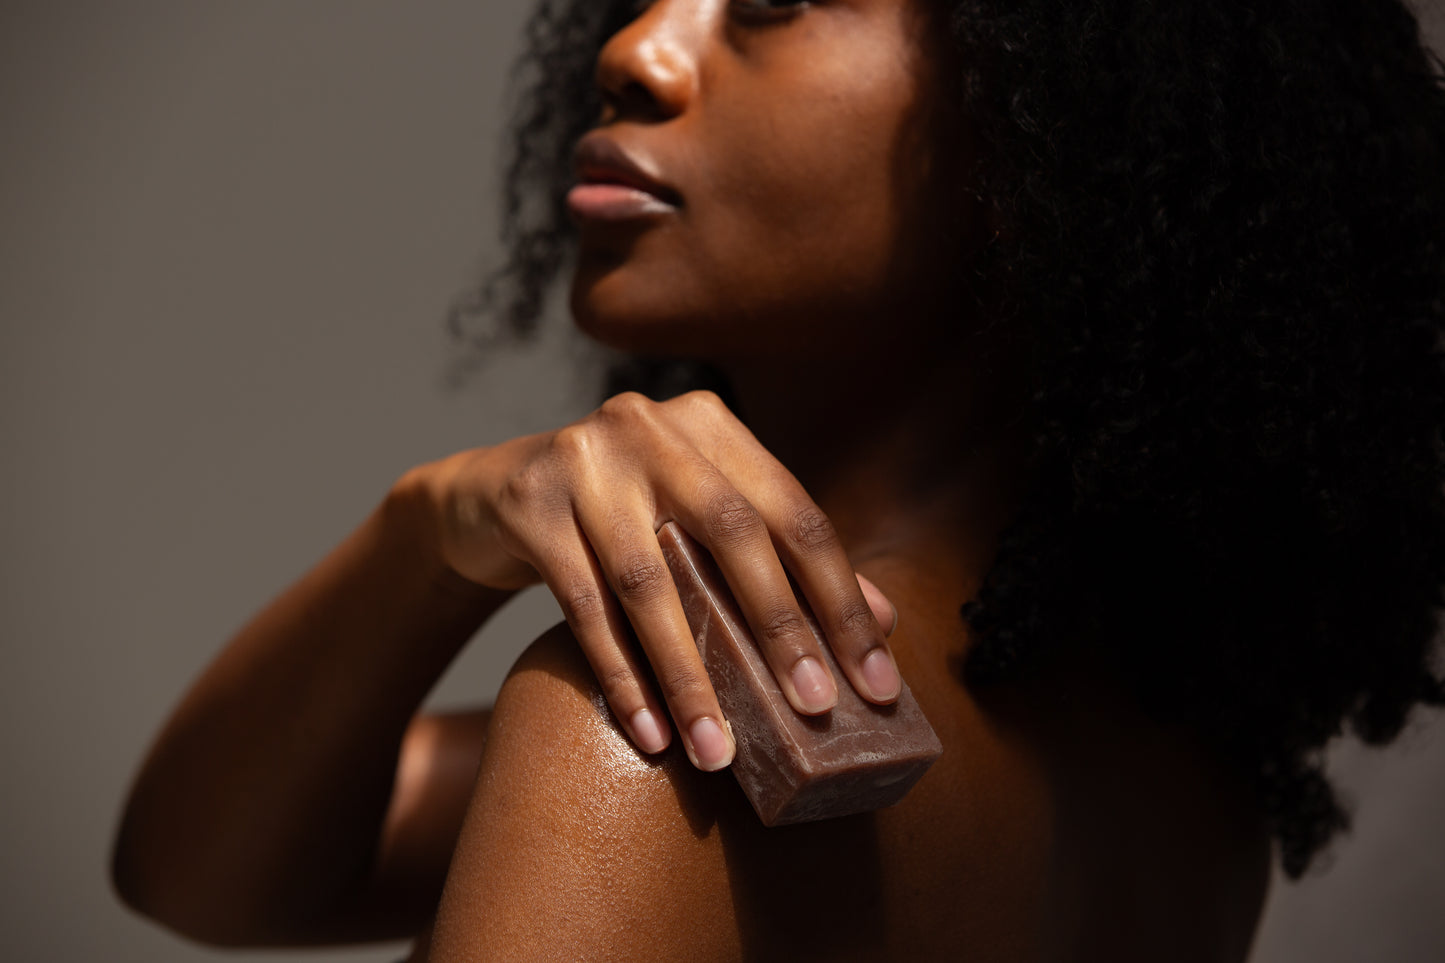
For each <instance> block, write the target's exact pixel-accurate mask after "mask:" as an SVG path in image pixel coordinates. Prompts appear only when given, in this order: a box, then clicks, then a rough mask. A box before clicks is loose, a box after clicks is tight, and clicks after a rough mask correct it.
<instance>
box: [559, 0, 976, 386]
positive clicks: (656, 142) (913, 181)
mask: <svg viewBox="0 0 1445 963" xmlns="http://www.w3.org/2000/svg"><path fill="white" fill-rule="evenodd" d="M929 36H930V34H929V31H928V24H927V23H926V21H925V18H924V17H923V15H922V13H921V12H920V10H919V8H918V5H917V2H916V0H815V2H812V3H787V2H786V0H653V2H652V3H651V4H650V5H648V6H647V7H646V8H645V9H644V10H643V11H642V12H641V13H640V14H639V15H638V16H637V18H636V19H635V20H634V21H632V23H631V24H629V25H628V26H627V27H625V28H624V29H623V30H622V31H621V32H620V33H618V34H616V35H615V36H614V37H612V38H611V40H610V41H609V42H608V44H607V46H606V47H605V48H604V49H603V51H602V54H601V56H600V57H599V60H598V65H597V76H598V83H599V85H600V86H601V88H602V91H603V95H604V100H605V102H606V108H605V110H604V117H603V122H602V124H601V125H600V127H599V128H598V129H597V130H594V131H593V132H592V133H591V134H589V135H588V136H587V137H584V138H583V140H582V142H581V144H580V145H579V150H578V175H579V185H578V186H577V187H576V188H574V189H573V191H572V192H571V194H569V197H568V201H569V206H570V208H571V211H572V215H573V217H574V219H575V220H576V222H577V223H578V226H579V228H580V248H579V260H578V266H577V272H576V276H575V279H574V283H573V289H572V307H573V311H574V314H575V315H576V317H577V320H578V323H579V324H580V325H581V327H582V328H583V329H584V330H586V331H587V332H588V333H590V334H591V335H593V336H594V337H596V338H598V339H599V340H601V341H603V342H605V343H607V344H611V345H613V346H614V347H618V348H622V349H624V350H633V351H643V352H650V353H657V354H671V355H678V356H692V357H705V358H712V359H716V360H725V359H729V358H735V359H742V358H747V357H749V356H758V355H768V356H770V357H774V358H776V357H778V356H780V355H782V356H786V355H789V354H792V353H797V354H798V355H800V356H807V357H811V358H819V357H822V356H835V355H837V354H838V353H840V352H845V353H851V352H854V351H864V350H867V348H868V346H869V345H877V344H880V343H888V342H891V341H894V340H896V339H898V338H899V337H900V336H901V335H908V334H911V333H913V331H916V330H917V327H916V326H917V325H918V324H920V323H922V321H921V319H920V315H921V314H926V313H928V312H927V311H926V310H924V309H923V308H922V307H921V306H926V305H929V304H934V303H937V299H938V298H940V297H943V296H945V295H946V291H945V289H946V288H948V283H947V280H946V278H947V275H948V273H949V272H948V270H947V268H948V262H949V261H951V260H955V259H956V258H957V257H958V256H959V249H960V247H961V243H960V242H962V241H963V240H964V239H966V238H967V237H968V236H970V235H972V234H973V233H975V231H974V227H975V225H973V224H972V221H973V220H976V219H975V218H972V217H971V215H969V214H968V213H966V212H965V204H964V200H963V191H962V190H961V189H959V188H958V187H948V186H945V185H948V184H951V183H952V182H953V181H952V179H951V178H950V175H954V177H955V178H956V170H957V162H958V160H959V157H960V155H959V152H958V148H957V146H956V145H957V144H958V143H959V142H960V138H958V137H957V136H955V135H953V134H952V133H951V132H949V131H945V130H944V129H943V127H944V125H943V124H942V123H941V122H940V120H939V119H938V118H939V117H940V115H941V112H940V111H938V109H937V108H938V106H939V104H938V98H937V96H936V84H935V82H934V81H933V79H932V76H931V71H932V69H933V65H934V64H935V63H936V61H937V59H938V58H937V57H936V56H935V55H933V54H931V53H929V52H928V48H927V47H926V43H927V38H928V37H929ZM944 238H952V239H953V240H952V241H950V242H948V243H945V242H944ZM954 270H955V271H956V270H957V269H956V266H955V267H954ZM910 326H913V329H912V330H910Z"/></svg>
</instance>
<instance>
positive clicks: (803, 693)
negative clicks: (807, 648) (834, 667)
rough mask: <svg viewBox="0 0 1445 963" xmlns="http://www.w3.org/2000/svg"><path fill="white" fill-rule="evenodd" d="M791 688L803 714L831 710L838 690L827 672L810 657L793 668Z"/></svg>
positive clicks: (800, 660)
mask: <svg viewBox="0 0 1445 963" xmlns="http://www.w3.org/2000/svg"><path fill="white" fill-rule="evenodd" d="M792 674H793V688H794V689H796V690H797V691H798V702H799V704H800V705H801V706H802V708H803V711H804V712H822V711H824V710H825V709H831V708H833V705H834V703H836V702H837V701H838V690H837V688H836V687H835V686H834V685H833V680H832V679H831V678H829V677H828V673H827V671H826V670H825V669H824V668H823V667H822V666H821V665H819V664H818V660H817V659H815V658H813V657H812V656H805V657H803V658H801V659H799V660H798V664H797V665H795V666H793V673H792Z"/></svg>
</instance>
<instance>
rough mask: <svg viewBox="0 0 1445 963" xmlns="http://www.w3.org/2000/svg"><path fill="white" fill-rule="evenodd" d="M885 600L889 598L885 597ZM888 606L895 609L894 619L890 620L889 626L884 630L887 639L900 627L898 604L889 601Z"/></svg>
mask: <svg viewBox="0 0 1445 963" xmlns="http://www.w3.org/2000/svg"><path fill="white" fill-rule="evenodd" d="M884 601H887V599H884ZM888 607H889V608H890V609H892V610H893V621H892V622H889V623H888V628H886V629H884V630H883V637H884V638H885V639H886V638H888V637H889V636H890V635H892V634H893V631H894V630H895V629H897V628H898V606H896V605H894V604H893V603H892V602H888Z"/></svg>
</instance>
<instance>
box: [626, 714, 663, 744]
mask: <svg viewBox="0 0 1445 963" xmlns="http://www.w3.org/2000/svg"><path fill="white" fill-rule="evenodd" d="M632 737H633V738H634V739H636V740H637V746H638V748H640V749H641V750H642V751H643V752H661V751H662V750H664V749H666V748H667V733H666V732H664V731H663V728H662V725H661V723H659V722H658V721H657V716H655V715H653V714H652V712H651V711H650V710H648V709H638V710H637V711H636V712H634V713H633V714H632Z"/></svg>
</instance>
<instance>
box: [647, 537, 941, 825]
mask: <svg viewBox="0 0 1445 963" xmlns="http://www.w3.org/2000/svg"><path fill="white" fill-rule="evenodd" d="M657 540H658V542H659V543H660V544H661V545H662V554H663V557H664V558H666V559H667V564H668V567H669V568H670V569H671V570H672V578H673V581H674V582H676V583H677V589H678V594H679V595H680V596H681V598H682V607H683V610H684V611H685V612H686V613H687V623H688V626H689V628H691V629H692V634H693V638H694V639H696V640H697V648H698V651H699V652H700V653H701V654H702V660H703V664H704V666H706V668H707V674H708V677H709V678H710V679H711V680H712V685H713V688H714V689H715V690H716V692H717V697H718V703H719V705H721V706H722V710H723V714H724V715H725V716H727V719H728V723H729V724H730V725H731V726H732V731H733V738H734V739H735V740H736V742H737V757H736V758H735V759H734V760H733V764H732V770H733V774H734V775H735V776H736V777H737V780H738V784H739V785H741V786H742V788H743V792H744V793H746V794H747V797H748V799H749V800H750V801H751V802H752V804H753V808H754V809H755V810H757V813H758V816H759V818H761V819H762V821H763V824H764V825H765V826H782V825H786V824H788V823H800V822H808V821H810V820H815V819H829V818H832V817H834V816H846V815H850V814H852V813H859V812H868V811H871V810H874V809H880V808H882V807H884V806H890V805H892V804H893V803H896V802H898V800H900V799H902V798H903V796H904V795H905V794H906V793H907V792H908V790H909V789H911V788H913V784H914V783H916V782H917V781H918V780H919V778H920V777H921V776H922V775H923V774H924V772H926V771H927V770H928V767H929V766H931V765H932V764H933V762H934V760H935V759H937V758H938V757H939V756H940V755H942V753H943V746H942V744H941V743H939V741H938V736H937V735H936V734H934V731H933V727H932V726H930V725H929V724H928V720H927V719H925V718H924V717H923V710H922V709H920V708H919V706H918V703H917V701H915V700H914V698H913V694H912V693H911V692H910V691H909V690H908V684H907V682H905V683H904V684H903V691H902V693H901V694H900V695H899V696H898V701H897V702H895V703H893V704H892V705H887V706H878V705H874V704H873V703H871V702H868V701H866V700H864V699H863V698H862V697H861V696H859V695H858V693H857V692H855V691H854V690H853V687H852V685H851V684H849V682H848V677H847V676H845V675H844V674H843V670H842V669H840V668H839V667H838V663H837V661H836V660H835V659H834V658H833V653H832V650H831V649H830V648H829V646H828V642H827V640H826V639H825V637H824V635H823V632H822V631H821V630H820V629H819V627H818V623H817V621H816V620H815V619H814V617H813V613H812V611H811V610H810V609H809V608H808V604H807V602H806V601H805V600H804V599H802V598H801V597H800V598H799V600H798V601H799V605H800V607H801V608H802V611H803V616H804V617H805V618H806V619H807V622H808V627H809V628H811V629H812V631H813V634H814V635H815V636H817V639H818V644H819V646H820V647H821V648H822V650H823V659H824V662H825V663H826V665H827V666H828V669H829V671H831V672H832V673H833V678H834V679H835V680H837V683H838V704H837V705H836V706H834V707H833V708H832V709H831V710H830V711H828V712H827V713H824V714H823V715H821V716H805V715H801V714H799V713H798V712H797V711H796V710H795V709H794V708H793V707H792V706H791V705H790V704H789V703H788V699H787V696H785V695H784V694H783V690H782V689H781V688H780V687H779V686H778V682H777V680H776V679H775V678H773V670H772V669H771V668H770V667H769V666H768V663H767V660H766V659H765V658H764V657H763V653H762V650H761V649H759V648H758V645H757V642H756V641H754V639H753V636H752V633H751V632H750V631H749V630H748V624H747V620H746V619H744V618H743V615H742V612H741V610H740V609H739V608H738V604H737V600H736V599H734V598H733V595H732V592H731V591H729V589H728V587H727V583H726V581H724V579H723V577H722V573H721V572H720V571H719V570H718V568H717V563H716V562H714V561H713V558H712V556H711V555H710V554H709V553H708V551H707V549H705V548H703V546H702V545H700V544H698V542H696V541H695V540H694V539H693V538H692V537H691V536H689V535H688V534H687V533H686V532H684V531H683V530H682V529H681V528H679V527H678V526H677V523H676V522H668V523H666V524H665V525H663V526H662V528H661V529H659V530H658V533H657Z"/></svg>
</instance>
